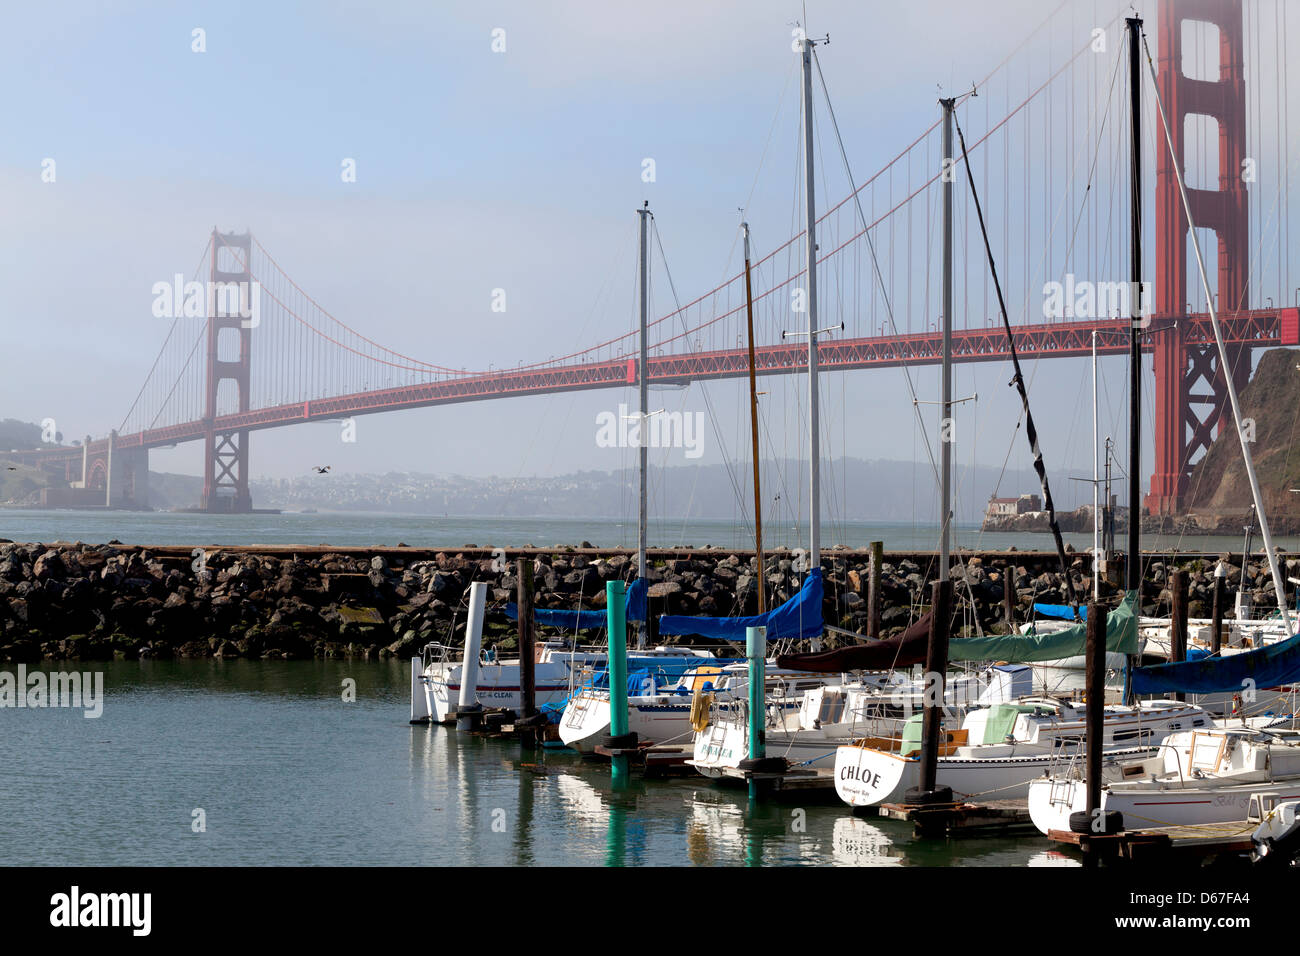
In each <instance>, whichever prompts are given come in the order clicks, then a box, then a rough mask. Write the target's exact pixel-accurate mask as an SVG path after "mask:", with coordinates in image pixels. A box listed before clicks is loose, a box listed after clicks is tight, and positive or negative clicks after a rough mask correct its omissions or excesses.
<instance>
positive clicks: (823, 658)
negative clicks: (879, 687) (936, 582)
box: [776, 611, 934, 674]
mask: <svg viewBox="0 0 1300 956" xmlns="http://www.w3.org/2000/svg"><path fill="white" fill-rule="evenodd" d="M933 616H934V615H933V613H932V612H930V611H926V612H925V613H924V614H922V615H921V616H920V617H919V618H917V620H916V623H915V624H913V625H912V626H911V627H909V628H908V629H907V630H905V631H904V632H903V633H902V634H898V635H896V636H894V637H890V638H887V639H885V640H883V641H872V642H871V643H870V644H854V645H852V646H851V647H837V648H836V649H835V650H833V651H822V652H820V653H818V654H782V655H780V656H779V657H777V659H776V666H777V667H789V668H792V669H794V670H801V671H813V672H814V673H818V674H839V673H841V672H843V671H880V670H888V669H889V668H891V667H911V666H912V665H913V664H924V663H925V658H926V653H927V651H928V650H929V646H930V618H931V617H933Z"/></svg>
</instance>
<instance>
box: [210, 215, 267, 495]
mask: <svg viewBox="0 0 1300 956" xmlns="http://www.w3.org/2000/svg"><path fill="white" fill-rule="evenodd" d="M252 245H253V237H252V234H251V233H244V234H243V235H239V234H236V233H221V232H217V230H216V229H215V228H214V229H213V230H212V266H211V270H210V272H209V276H210V282H209V285H208V294H207V302H208V306H207V310H208V335H207V340H208V341H207V379H206V399H207V400H206V405H205V412H204V419H203V421H204V425H205V433H204V444H203V500H202V502H201V503H200V506H199V507H200V508H201V509H202V510H203V511H209V512H234V513H244V512H248V511H251V510H252V509H253V499H252V496H251V495H250V494H249V493H248V429H246V428H245V429H239V430H236V431H218V430H217V429H216V427H215V420H216V418H217V416H218V415H219V414H224V413H226V412H229V411H239V412H247V411H248V410H249V400H250V395H249V378H250V376H249V373H250V371H251V369H252V365H251V361H250V358H251V346H252V341H253V335H252V332H253V326H254V325H255V324H256V323H257V319H258V317H259V315H260V311H259V308H258V304H257V302H256V301H255V299H256V296H257V288H256V287H255V286H254V285H253V276H252V272H251V269H250V262H251V259H252ZM232 352H233V353H234V355H235V357H223V356H231V354H232ZM224 381H232V382H234V383H235V388H236V389H237V391H238V408H237V409H222V408H220V406H219V404H218V401H219V398H220V393H221V383H222V382H224Z"/></svg>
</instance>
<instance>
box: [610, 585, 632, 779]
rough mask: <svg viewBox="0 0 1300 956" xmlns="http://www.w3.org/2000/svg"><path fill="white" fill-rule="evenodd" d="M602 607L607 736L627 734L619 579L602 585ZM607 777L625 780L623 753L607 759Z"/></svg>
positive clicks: (624, 643)
mask: <svg viewBox="0 0 1300 956" xmlns="http://www.w3.org/2000/svg"><path fill="white" fill-rule="evenodd" d="M605 607H606V613H607V615H608V627H609V735H610V737H612V738H615V739H617V738H619V737H623V736H626V734H627V609H626V607H625V605H624V594H623V582H622V581H608V582H606V584H605ZM609 765H610V780H611V781H612V782H613V783H614V784H616V785H618V784H624V783H626V782H627V780H628V759H627V756H626V755H618V756H614V757H611V758H610V761H609Z"/></svg>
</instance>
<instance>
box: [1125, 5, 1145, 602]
mask: <svg viewBox="0 0 1300 956" xmlns="http://www.w3.org/2000/svg"><path fill="white" fill-rule="evenodd" d="M1125 23H1127V24H1128V68H1129V112H1130V114H1131V115H1130V119H1131V121H1132V122H1131V124H1130V127H1129V130H1130V135H1131V137H1132V147H1133V155H1132V160H1131V162H1130V167H1131V174H1132V185H1131V194H1130V197H1129V203H1130V210H1129V213H1130V217H1129V221H1130V226H1131V238H1130V241H1129V247H1130V266H1131V273H1130V278H1131V279H1132V285H1130V287H1129V302H1130V304H1131V310H1132V312H1133V315H1132V316H1131V317H1130V321H1129V330H1128V335H1129V341H1128V363H1129V397H1128V406H1129V407H1128V561H1127V566H1128V590H1130V591H1139V592H1140V591H1141V589H1142V553H1141V550H1140V547H1141V546H1140V544H1139V543H1138V537H1139V534H1140V532H1141V521H1142V477H1141V476H1142V342H1141V328H1140V324H1141V320H1140V319H1139V314H1140V312H1141V308H1142V302H1141V296H1142V291H1141V290H1142V92H1141V86H1140V85H1139V80H1140V77H1141V69H1142V61H1141V60H1140V59H1139V53H1140V50H1139V46H1140V34H1141V31H1142V21H1141V20H1140V19H1138V18H1137V17H1129V18H1127V19H1126V20H1125ZM1141 600H1142V597H1141V594H1140V593H1139V595H1138V603H1139V604H1140V603H1141Z"/></svg>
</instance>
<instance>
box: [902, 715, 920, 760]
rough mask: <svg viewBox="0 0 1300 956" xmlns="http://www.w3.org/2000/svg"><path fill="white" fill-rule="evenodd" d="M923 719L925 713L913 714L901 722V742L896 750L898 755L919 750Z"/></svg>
mask: <svg viewBox="0 0 1300 956" xmlns="http://www.w3.org/2000/svg"><path fill="white" fill-rule="evenodd" d="M924 721H925V714H913V715H912V716H911V717H909V718H907V720H906V721H904V722H903V744H902V746H901V747H900V748H899V751H898V755H899V756H900V757H907V756H909V755H911V754H915V753H920V752H921V737H922V736H923V734H922V730H923V728H924Z"/></svg>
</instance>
